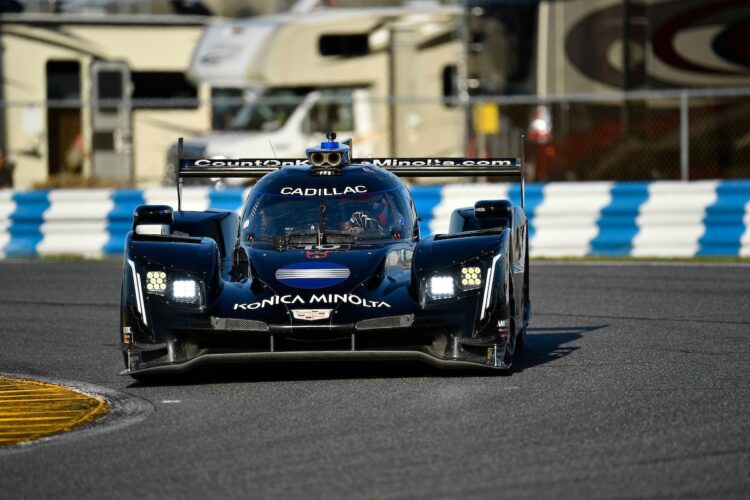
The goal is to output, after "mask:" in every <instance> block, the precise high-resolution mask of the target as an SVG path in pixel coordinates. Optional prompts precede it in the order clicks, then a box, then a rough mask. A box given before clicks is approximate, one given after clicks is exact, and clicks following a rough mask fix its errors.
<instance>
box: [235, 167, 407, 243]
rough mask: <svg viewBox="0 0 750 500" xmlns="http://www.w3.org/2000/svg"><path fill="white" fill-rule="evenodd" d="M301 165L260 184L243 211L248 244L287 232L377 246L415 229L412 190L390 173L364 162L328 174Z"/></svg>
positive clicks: (295, 238) (293, 237)
mask: <svg viewBox="0 0 750 500" xmlns="http://www.w3.org/2000/svg"><path fill="white" fill-rule="evenodd" d="M303 170H304V169H297V168H296V167H292V168H284V169H282V171H285V172H282V171H280V172H278V173H274V174H271V175H269V176H267V177H266V178H264V179H262V180H261V181H260V182H258V184H256V186H255V188H254V189H253V190H252V192H251V194H250V197H249V199H248V201H247V204H246V205H245V210H244V213H243V220H242V228H243V229H242V240H243V242H244V243H245V244H253V245H259V246H264V245H269V246H270V245H271V244H272V243H273V241H274V237H276V238H277V239H278V237H284V238H285V239H286V240H287V242H288V243H289V244H291V245H295V244H299V245H305V244H315V243H326V244H339V243H345V244H349V245H353V246H357V245H367V246H373V245H385V244H390V243H393V242H394V241H397V240H406V241H410V240H412V239H413V238H414V236H416V235H417V231H418V229H417V227H418V226H417V224H416V220H417V217H416V213H415V210H414V204H413V203H412V200H411V196H410V195H409V192H408V190H407V189H406V187H405V186H404V185H403V184H402V183H401V182H400V181H399V180H398V179H396V178H395V177H394V176H392V175H391V174H389V173H387V172H379V171H376V169H371V168H369V167H367V166H361V165H352V166H350V167H347V168H346V169H344V174H343V175H342V176H335V177H324V178H321V177H313V176H310V175H309V171H308V173H306V174H304V173H302V172H301V171H303ZM283 175H286V177H282V176H283ZM274 177H275V179H274Z"/></svg>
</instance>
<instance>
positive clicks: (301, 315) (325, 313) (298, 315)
mask: <svg viewBox="0 0 750 500" xmlns="http://www.w3.org/2000/svg"><path fill="white" fill-rule="evenodd" d="M331 311H333V309H292V315H293V316H294V319H303V320H305V321H316V320H319V319H328V318H330V317H331Z"/></svg>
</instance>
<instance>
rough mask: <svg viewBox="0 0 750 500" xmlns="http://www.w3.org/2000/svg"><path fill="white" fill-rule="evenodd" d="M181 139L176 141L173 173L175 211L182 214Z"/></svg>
mask: <svg viewBox="0 0 750 500" xmlns="http://www.w3.org/2000/svg"><path fill="white" fill-rule="evenodd" d="M182 147H183V146H182V137H180V138H179V139H177V165H176V168H175V172H176V173H177V211H178V212H182V176H181V175H180V169H181V168H182Z"/></svg>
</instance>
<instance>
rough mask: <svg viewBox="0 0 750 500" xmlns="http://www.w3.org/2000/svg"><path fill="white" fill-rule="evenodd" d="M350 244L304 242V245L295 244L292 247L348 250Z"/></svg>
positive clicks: (324, 250) (322, 250)
mask: <svg viewBox="0 0 750 500" xmlns="http://www.w3.org/2000/svg"><path fill="white" fill-rule="evenodd" d="M350 247H351V245H334V244H329V243H324V244H322V245H311V244H305V245H295V246H294V248H299V249H301V250H310V251H312V250H316V251H321V252H326V253H328V252H330V251H332V250H349V248H350Z"/></svg>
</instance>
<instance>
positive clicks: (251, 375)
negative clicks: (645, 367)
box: [128, 325, 608, 388]
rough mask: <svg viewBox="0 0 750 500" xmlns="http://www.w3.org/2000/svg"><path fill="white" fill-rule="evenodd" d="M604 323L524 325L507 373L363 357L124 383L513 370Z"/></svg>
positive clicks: (562, 349)
mask: <svg viewBox="0 0 750 500" xmlns="http://www.w3.org/2000/svg"><path fill="white" fill-rule="evenodd" d="M606 326H608V325H597V326H569V327H559V328H529V330H528V336H527V341H526V347H525V349H524V352H523V354H521V355H520V356H519V358H518V359H517V361H516V362H515V363H514V366H513V369H512V370H511V372H510V373H507V372H501V371H490V370H487V369H482V368H479V369H477V370H471V369H456V370H440V369H438V368H435V367H433V366H431V365H428V364H426V363H420V362H406V361H366V362H346V361H337V362H296V363H259V364H214V365H204V366H200V367H198V368H196V369H195V370H193V371H191V372H188V373H184V374H180V375H164V376H158V377H154V378H153V379H148V380H144V381H139V382H135V381H134V382H133V383H132V384H130V385H129V386H128V387H130V388H137V387H151V386H179V385H206V384H231V383H247V382H283V381H298V380H343V379H387V378H424V377H454V376H458V377H494V376H498V375H500V376H502V375H512V374H513V373H514V372H520V371H523V370H525V369H528V368H533V367H535V366H539V365H542V364H544V363H548V362H550V361H555V360H557V359H560V358H563V357H565V356H567V355H568V354H570V353H571V352H574V351H576V350H577V349H579V347H577V346H565V345H564V344H568V343H570V342H573V341H575V340H578V339H580V338H581V337H582V336H583V334H584V333H588V332H593V331H595V330H599V329H601V328H605V327H606Z"/></svg>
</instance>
